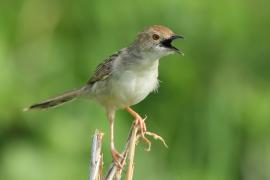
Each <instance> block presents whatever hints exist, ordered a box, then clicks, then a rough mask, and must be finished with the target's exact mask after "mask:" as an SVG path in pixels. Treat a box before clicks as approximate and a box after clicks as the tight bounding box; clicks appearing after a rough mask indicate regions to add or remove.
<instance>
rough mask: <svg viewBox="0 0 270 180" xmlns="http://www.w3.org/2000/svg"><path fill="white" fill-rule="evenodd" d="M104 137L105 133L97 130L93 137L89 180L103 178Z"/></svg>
mask: <svg viewBox="0 0 270 180" xmlns="http://www.w3.org/2000/svg"><path fill="white" fill-rule="evenodd" d="M102 138H103V133H102V132H101V131H99V130H96V131H95V134H94V136H93V138H92V147H91V159H90V169H89V178H88V179H89V180H101V178H102V155H101V154H100V153H101V146H102Z"/></svg>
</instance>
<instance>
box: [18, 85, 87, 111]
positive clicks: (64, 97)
mask: <svg viewBox="0 0 270 180" xmlns="http://www.w3.org/2000/svg"><path fill="white" fill-rule="evenodd" d="M83 92H84V88H79V89H73V90H70V91H67V92H64V93H62V94H59V95H57V96H55V97H52V98H49V99H47V100H45V101H42V102H39V103H35V104H33V105H31V106H29V107H27V108H25V109H23V111H29V110H33V109H46V108H51V107H56V106H59V105H61V104H63V103H65V102H68V101H71V100H73V99H75V98H76V97H77V96H79V95H81V94H82V93H83Z"/></svg>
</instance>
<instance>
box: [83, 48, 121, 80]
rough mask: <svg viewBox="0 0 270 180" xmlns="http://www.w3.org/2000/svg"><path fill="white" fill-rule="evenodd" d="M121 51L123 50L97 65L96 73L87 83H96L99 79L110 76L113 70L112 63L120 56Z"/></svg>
mask: <svg viewBox="0 0 270 180" xmlns="http://www.w3.org/2000/svg"><path fill="white" fill-rule="evenodd" d="M120 53H121V51H118V52H116V53H114V54H113V55H111V56H110V57H108V58H107V59H105V60H104V62H102V63H100V64H99V65H98V66H97V68H96V71H95V73H94V75H93V76H92V77H91V78H90V79H89V81H88V82H87V84H94V83H95V82H97V81H100V80H104V79H106V78H108V77H109V76H110V74H111V71H112V63H113V61H114V60H115V59H116V58H117V57H118V56H119V54H120Z"/></svg>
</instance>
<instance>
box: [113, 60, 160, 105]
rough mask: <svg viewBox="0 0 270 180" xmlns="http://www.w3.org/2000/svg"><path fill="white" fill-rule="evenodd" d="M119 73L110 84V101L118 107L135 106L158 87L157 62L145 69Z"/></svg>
mask: <svg viewBox="0 0 270 180" xmlns="http://www.w3.org/2000/svg"><path fill="white" fill-rule="evenodd" d="M119 72H120V73H117V74H115V77H114V80H113V84H111V87H112V89H111V95H112V97H113V99H112V100H113V101H114V103H115V105H117V106H118V107H126V106H131V105H134V104H137V103H139V102H140V101H142V100H143V99H144V98H145V97H146V96H147V95H148V94H149V93H150V92H152V91H153V90H155V89H157V87H158V79H157V78H158V60H156V61H155V62H153V63H152V64H151V65H148V66H146V67H136V68H134V69H127V70H122V71H119Z"/></svg>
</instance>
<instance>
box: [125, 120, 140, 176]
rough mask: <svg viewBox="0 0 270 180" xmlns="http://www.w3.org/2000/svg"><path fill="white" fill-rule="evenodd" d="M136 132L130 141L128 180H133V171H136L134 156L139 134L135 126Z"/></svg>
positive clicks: (133, 132)
mask: <svg viewBox="0 0 270 180" xmlns="http://www.w3.org/2000/svg"><path fill="white" fill-rule="evenodd" d="M133 126H134V128H133V129H134V130H133V131H132V133H131V137H130V141H129V151H128V169H127V174H126V180H132V177H133V171H134V155H135V147H136V142H137V138H138V137H137V132H138V127H136V125H135V124H134V125H133Z"/></svg>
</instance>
